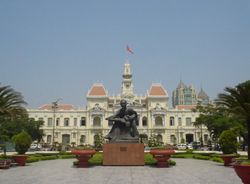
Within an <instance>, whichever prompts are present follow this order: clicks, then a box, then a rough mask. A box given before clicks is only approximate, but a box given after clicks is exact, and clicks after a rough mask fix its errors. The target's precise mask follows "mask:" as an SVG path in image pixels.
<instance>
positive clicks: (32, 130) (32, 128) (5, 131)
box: [0, 118, 43, 142]
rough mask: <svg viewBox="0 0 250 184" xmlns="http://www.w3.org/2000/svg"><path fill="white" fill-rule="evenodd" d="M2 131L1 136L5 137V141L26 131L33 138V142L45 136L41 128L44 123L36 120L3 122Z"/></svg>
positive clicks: (0, 131)
mask: <svg viewBox="0 0 250 184" xmlns="http://www.w3.org/2000/svg"><path fill="white" fill-rule="evenodd" d="M1 125H2V126H1V129H0V135H3V136H4V137H5V140H6V141H7V140H10V139H11V137H13V136H14V135H16V134H18V133H20V132H22V131H23V130H25V131H26V132H27V133H28V134H29V135H30V136H31V138H32V140H33V141H34V140H38V142H40V140H41V139H42V136H43V130H42V129H41V126H42V125H43V121H35V120H34V119H31V118H30V119H28V118H23V119H16V120H12V121H8V120H5V121H2V124H1Z"/></svg>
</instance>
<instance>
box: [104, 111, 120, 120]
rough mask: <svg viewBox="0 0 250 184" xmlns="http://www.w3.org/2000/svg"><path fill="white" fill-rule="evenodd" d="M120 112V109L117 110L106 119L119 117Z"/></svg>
mask: <svg viewBox="0 0 250 184" xmlns="http://www.w3.org/2000/svg"><path fill="white" fill-rule="evenodd" d="M119 113H120V111H117V112H116V113H115V114H114V115H112V116H109V117H107V118H105V119H106V120H111V121H112V120H113V119H115V118H117V117H119V116H118V115H119Z"/></svg>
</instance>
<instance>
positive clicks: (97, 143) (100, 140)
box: [94, 133, 105, 150]
mask: <svg viewBox="0 0 250 184" xmlns="http://www.w3.org/2000/svg"><path fill="white" fill-rule="evenodd" d="M104 142H105V139H104V137H103V135H102V133H98V134H96V135H95V136H94V147H95V148H96V149H97V150H101V149H102V145H103V144H104Z"/></svg>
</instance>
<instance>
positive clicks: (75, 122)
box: [74, 118, 77, 126]
mask: <svg viewBox="0 0 250 184" xmlns="http://www.w3.org/2000/svg"><path fill="white" fill-rule="evenodd" d="M74 126H77V118H74Z"/></svg>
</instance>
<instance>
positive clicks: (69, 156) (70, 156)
mask: <svg viewBox="0 0 250 184" xmlns="http://www.w3.org/2000/svg"><path fill="white" fill-rule="evenodd" d="M75 157H76V156H75V155H60V156H59V158H61V159H68V158H75Z"/></svg>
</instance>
